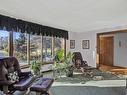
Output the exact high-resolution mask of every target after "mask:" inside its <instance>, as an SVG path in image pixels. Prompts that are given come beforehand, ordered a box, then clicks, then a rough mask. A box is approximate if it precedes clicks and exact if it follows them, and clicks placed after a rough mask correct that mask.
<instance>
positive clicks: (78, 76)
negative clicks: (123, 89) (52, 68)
mask: <svg viewBox="0 0 127 95" xmlns="http://www.w3.org/2000/svg"><path fill="white" fill-rule="evenodd" d="M90 72H91V75H92V77H91V76H90V75H85V74H83V73H77V72H74V74H73V77H66V76H65V75H62V76H61V77H59V78H56V80H55V81H56V82H63V83H82V84H84V83H86V82H88V81H93V80H94V81H98V80H99V81H100V80H123V79H125V78H124V77H122V76H119V75H115V74H112V73H110V72H102V71H100V70H98V69H92V70H91V71H90ZM100 76H101V79H96V78H95V77H100Z"/></svg>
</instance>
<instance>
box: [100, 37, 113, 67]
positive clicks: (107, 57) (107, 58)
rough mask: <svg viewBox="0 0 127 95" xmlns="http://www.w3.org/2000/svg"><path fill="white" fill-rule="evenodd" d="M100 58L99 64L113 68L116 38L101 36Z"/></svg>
mask: <svg viewBox="0 0 127 95" xmlns="http://www.w3.org/2000/svg"><path fill="white" fill-rule="evenodd" d="M99 54H100V56H99V62H100V64H102V65H110V66H113V58H114V37H113V36H110V37H101V36H100V53H99Z"/></svg>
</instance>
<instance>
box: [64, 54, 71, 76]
mask: <svg viewBox="0 0 127 95" xmlns="http://www.w3.org/2000/svg"><path fill="white" fill-rule="evenodd" d="M72 58H73V53H71V52H68V53H67V56H66V57H65V61H64V62H65V64H66V76H68V77H72V76H73V63H72Z"/></svg>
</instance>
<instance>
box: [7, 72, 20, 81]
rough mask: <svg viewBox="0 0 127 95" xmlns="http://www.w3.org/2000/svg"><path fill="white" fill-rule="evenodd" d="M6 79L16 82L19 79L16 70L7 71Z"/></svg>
mask: <svg viewBox="0 0 127 95" xmlns="http://www.w3.org/2000/svg"><path fill="white" fill-rule="evenodd" d="M7 78H8V80H10V81H12V82H18V81H19V76H18V72H17V71H15V72H12V73H8V75H7Z"/></svg>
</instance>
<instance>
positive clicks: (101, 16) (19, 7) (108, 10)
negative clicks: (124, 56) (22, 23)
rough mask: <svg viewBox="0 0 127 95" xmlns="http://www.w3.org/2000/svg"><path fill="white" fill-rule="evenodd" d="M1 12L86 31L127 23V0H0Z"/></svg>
mask: <svg viewBox="0 0 127 95" xmlns="http://www.w3.org/2000/svg"><path fill="white" fill-rule="evenodd" d="M0 14H4V15H7V16H12V17H15V18H20V19H24V20H27V21H31V22H36V23H39V24H43V25H47V26H52V27H56V28H61V29H65V30H69V31H72V32H86V31H95V30H103V29H110V28H117V27H121V26H124V27H127V0H0Z"/></svg>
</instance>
